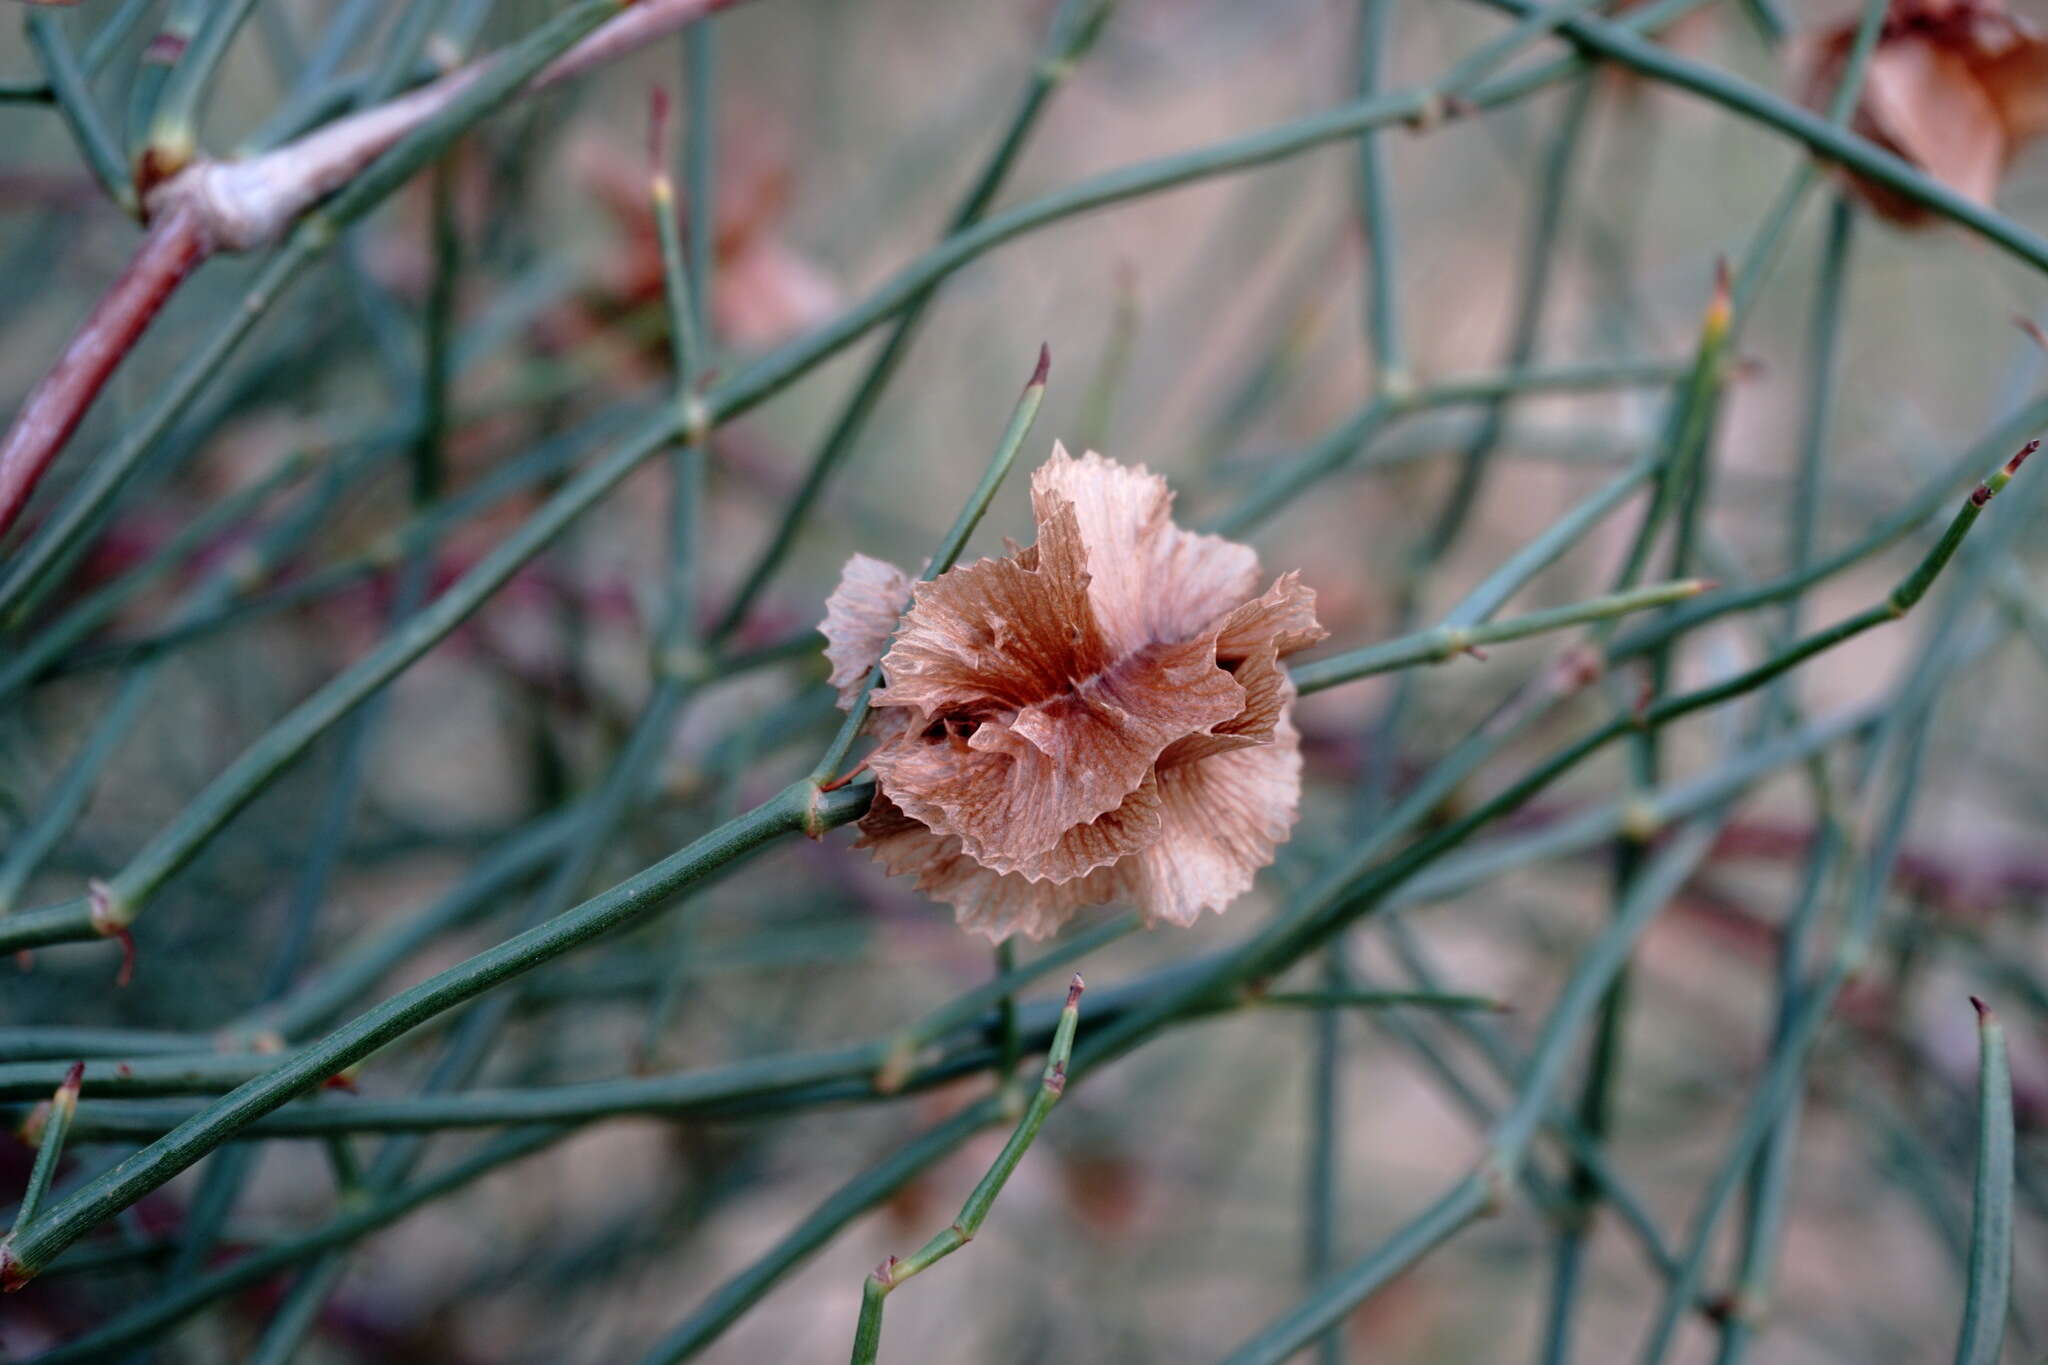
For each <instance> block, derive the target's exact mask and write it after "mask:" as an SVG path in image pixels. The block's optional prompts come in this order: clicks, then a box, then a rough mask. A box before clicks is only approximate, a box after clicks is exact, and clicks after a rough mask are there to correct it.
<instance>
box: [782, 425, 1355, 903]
mask: <svg viewBox="0 0 2048 1365" xmlns="http://www.w3.org/2000/svg"><path fill="white" fill-rule="evenodd" d="M1031 498H1032V506H1033V510H1034V513H1035V516H1036V520H1037V523H1038V541H1037V543H1036V544H1034V545H1032V546H1029V547H1028V548H1025V549H1021V550H1017V551H1016V552H1015V553H1013V554H1011V555H1009V556H1008V557H1006V558H1002V559H984V560H981V561H980V562H978V563H975V564H969V565H964V566H961V567H958V568H955V569H953V570H951V571H950V572H947V573H945V574H942V575H940V576H939V577H938V578H937V579H935V580H933V581H931V582H928V583H919V584H916V585H915V587H914V588H913V587H912V585H911V582H910V578H909V576H908V575H907V574H905V573H903V572H902V571H901V570H899V569H896V568H895V567H893V566H891V565H888V564H884V563H882V562H881V561H879V560H874V559H869V558H867V557H866V556H861V555H857V556H855V557H854V559H853V560H852V561H851V562H849V563H848V565H847V566H846V570H845V573H844V576H843V577H842V578H841V581H840V584H839V587H838V589H837V591H835V592H834V593H833V594H832V597H831V599H830V601H829V602H828V603H827V611H826V617H825V622H824V624H823V626H822V627H821V630H822V631H823V633H824V635H825V637H826V639H827V641H828V647H827V649H826V654H827V657H829V658H830V659H831V661H832V665H833V669H832V682H833V684H834V685H835V686H837V687H838V688H839V689H840V702H841V705H842V706H850V705H851V704H852V702H853V700H854V699H855V698H856V697H857V696H858V695H859V691H860V687H861V684H862V682H863V681H864V680H865V678H866V676H867V674H868V672H869V670H870V669H871V668H872V667H873V665H874V663H875V661H876V660H877V659H878V658H879V659H880V661H881V665H882V674H883V679H884V685H883V686H881V687H879V688H877V689H876V691H875V693H874V696H873V699H872V700H873V704H874V707H875V717H876V719H875V724H874V728H875V732H876V734H877V735H878V737H879V738H880V741H881V742H880V744H879V746H878V747H877V748H876V750H875V752H874V753H873V754H872V755H870V757H869V759H868V767H869V769H870V770H871V771H873V773H874V774H875V779H876V783H877V786H878V790H877V792H876V795H875V801H874V807H873V809H872V810H871V811H870V813H869V814H868V815H867V816H866V818H864V819H863V820H862V821H861V835H860V840H859V844H860V846H862V847H865V848H869V849H872V850H873V851H874V855H875V857H876V858H877V859H878V860H879V861H880V862H881V863H882V865H883V866H884V867H886V868H887V869H888V870H889V871H890V872H891V873H892V874H899V873H900V874H908V875H915V876H916V877H917V885H918V888H919V889H920V890H922V891H924V892H926V893H927V894H929V895H931V896H933V897H935V898H936V899H938V900H941V901H945V902H947V903H948V904H950V905H952V906H953V907H954V908H955V909H956V910H957V911H958V913H959V918H960V922H961V923H962V924H964V925H966V926H968V927H969V928H972V929H975V930H977V931H979V932H981V933H984V934H987V935H988V936H989V937H990V938H992V939H996V940H998V941H1000V940H1002V939H1004V938H1007V937H1009V936H1010V935H1011V934H1012V933H1023V934H1025V935H1026V936H1028V937H1031V938H1043V937H1045V936H1046V935H1048V934H1051V933H1053V932H1054V931H1055V930H1057V929H1058V928H1059V927H1060V925H1061V924H1063V923H1064V922H1065V921H1066V920H1067V919H1068V918H1069V917H1071V916H1072V915H1073V913H1074V912H1075V911H1076V910H1077V909H1080V908H1081V907H1083V906H1088V905H1100V904H1103V903H1106V902H1109V901H1113V900H1127V901H1130V902H1132V903H1133V904H1135V905H1136V906H1137V907H1138V908H1139V909H1140V910H1141V911H1143V912H1144V914H1145V916H1146V918H1147V919H1148V920H1151V921H1154V922H1156V921H1159V920H1166V921H1169V922H1171V923H1174V924H1183V925H1184V924H1190V923H1192V922H1193V921H1194V919H1195V918H1196V916H1197V915H1199V914H1200V913H1201V912H1202V910H1203V909H1204V908H1209V909H1215V910H1221V909H1223V908H1224V907H1225V906H1227V905H1228V904H1229V903H1230V902H1231V901H1233V900H1235V899H1236V898H1237V897H1238V896H1239V895H1241V894H1243V893H1244V892H1245V891H1246V890H1247V889H1248V888H1249V887H1250V886H1251V883H1252V878H1253V876H1254V874H1255V873H1256V872H1257V871H1258V869H1259V868H1261V867H1264V866H1265V865H1266V864H1267V863H1269V862H1271V861H1272V860H1273V853H1274V850H1275V849H1276V848H1277V847H1278V845H1280V844H1281V843H1282V842H1284V841H1285V840H1286V838H1287V836H1288V832H1289V830H1290V829H1291V828H1292V826H1293V824H1294V818H1295V808H1296V804H1297V801H1298V799H1299V796H1300V791H1301V754H1300V739H1299V736H1298V735H1297V733H1296V731H1295V729H1294V725H1293V722H1292V720H1291V718H1290V715H1289V712H1290V710H1291V708H1292V704H1293V700H1294V687H1293V684H1292V683H1291V682H1290V681H1289V680H1288V677H1287V673H1286V671H1285V669H1283V668H1282V667H1281V664H1280V660H1281V659H1282V658H1283V657H1285V656H1286V655H1288V654H1290V653H1292V652H1294V651H1295V650H1299V649H1302V648H1305V647H1307V646H1309V645H1312V644H1315V643H1316V642H1317V641H1319V640H1321V639H1323V637H1324V635H1325V632H1324V630H1323V629H1322V627H1321V626H1319V625H1317V624H1316V619H1315V594H1314V593H1313V592H1312V591H1310V590H1309V589H1307V588H1305V587H1303V586H1301V584H1300V582H1299V581H1298V580H1297V577H1296V575H1294V574H1291V573H1290V574H1285V575H1283V576H1282V577H1281V578H1280V579H1279V580H1277V581H1276V582H1275V583H1274V584H1273V585H1272V586H1271V587H1270V588H1268V589H1267V590H1266V592H1265V593H1264V594H1263V595H1261V596H1255V595H1254V594H1255V592H1256V590H1257V587H1258V576H1259V566H1258V558H1257V556H1256V555H1255V554H1254V553H1253V552H1252V550H1251V549H1250V548H1249V547H1247V546H1243V545H1238V544H1234V543H1232V542H1230V541H1227V540H1223V539H1220V538H1218V537H1215V536H1205V535H1197V534H1195V533H1193V532H1190V531H1185V530H1182V529H1181V528H1179V527H1178V526H1175V525H1174V524H1173V519H1172V510H1173V495H1172V493H1171V492H1170V491H1169V490H1168V489H1167V487H1166V483H1165V480H1163V479H1161V478H1159V477H1158V476H1156V475H1154V474H1151V473H1148V472H1147V471H1146V470H1145V469H1144V468H1143V467H1142V466H1140V467H1138V468H1135V469H1134V468H1129V467H1126V466H1123V465H1119V464H1116V463H1114V462H1112V461H1109V460H1106V459H1104V458H1102V457H1101V456H1100V455H1097V454H1095V453H1094V452H1092V451H1091V452H1089V453H1088V454H1086V455H1083V456H1082V457H1081V458H1080V459H1078V460H1076V459H1073V458H1072V457H1070V456H1069V455H1068V454H1067V452H1066V451H1065V450H1064V449H1062V448H1060V447H1058V446H1055V447H1054V448H1053V453H1052V458H1051V459H1050V460H1048V461H1047V462H1046V463H1045V464H1044V465H1043V466H1041V467H1040V468H1039V470H1038V471H1037V473H1036V474H1035V475H1033V477H1032V481H1031ZM906 599H910V600H911V605H910V608H909V610H908V611H907V612H904V611H903V604H904V602H905V601H906ZM899 615H900V629H899V627H898V622H899ZM892 635H894V637H895V640H894V643H893V644H890V643H889V641H890V637H891V636H892ZM885 647H886V648H887V651H888V652H887V654H886V655H885V654H883V649H884V648H885Z"/></svg>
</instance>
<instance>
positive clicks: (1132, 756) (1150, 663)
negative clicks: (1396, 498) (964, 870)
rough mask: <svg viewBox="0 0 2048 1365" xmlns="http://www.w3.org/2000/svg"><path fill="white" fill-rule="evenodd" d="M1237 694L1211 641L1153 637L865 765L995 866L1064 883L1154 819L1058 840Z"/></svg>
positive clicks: (913, 810)
mask: <svg viewBox="0 0 2048 1365" xmlns="http://www.w3.org/2000/svg"><path fill="white" fill-rule="evenodd" d="M907 630H908V628H907V627H906V633H907ZM898 647H899V648H900V647H901V644H900V641H899V646H898ZM895 656H896V651H895V650H891V651H890V654H889V659H890V660H893V659H894V658H895ZM885 666H886V667H890V668H893V664H892V663H891V664H885ZM890 676H891V679H892V684H893V679H894V676H895V675H894V673H893V672H892V673H891V675H890ZM1244 700H1245V692H1244V689H1243V688H1242V687H1240V686H1239V685H1238V684H1237V682H1236V681H1235V680H1234V679H1233V678H1232V677H1231V676H1230V674H1228V673H1226V672H1225V671H1224V670H1222V669H1221V668H1218V667H1217V666H1216V660H1215V646H1214V645H1213V644H1212V643H1210V642H1209V641H1208V640H1206V639H1203V640H1194V641H1189V642H1188V643H1186V644H1181V645H1156V646H1153V647H1152V648H1150V649H1146V650H1142V651H1140V652H1139V653H1137V654H1134V655H1132V656H1131V657H1129V658H1128V659H1125V660H1124V661H1123V662H1121V663H1119V664H1117V665H1116V666H1115V667H1113V668H1109V669H1105V670H1103V671H1102V672H1100V673H1098V674H1096V675H1095V676H1093V677H1091V678H1087V679H1085V680H1083V681H1082V682H1081V683H1080V684H1079V685H1078V686H1076V687H1072V688H1070V689H1067V690H1065V691H1062V692H1060V693H1058V694H1056V695H1054V696H1052V697H1049V698H1047V699H1046V700H1045V701H1043V702H1040V703H1038V704H1037V705H1034V706H1030V707H1026V708H1024V709H1023V710H1021V711H1019V712H1018V713H1017V714H1016V715H1015V716H1014V717H1012V718H1009V719H1007V720H1005V719H1004V718H1002V717H1000V716H996V717H990V718H988V719H985V720H982V719H979V718H977V717H974V716H973V715H972V713H970V714H969V715H968V716H967V717H964V718H962V719H961V720H959V721H956V722H953V723H950V724H949V723H947V722H943V721H942V722H939V723H936V724H934V725H933V726H932V727H930V728H929V729H927V730H924V731H921V732H918V733H914V734H908V735H906V736H905V737H904V738H903V739H901V740H899V741H897V742H896V743H894V744H890V745H886V746H884V747H883V748H880V749H877V750H876V751H875V752H874V753H873V754H872V755H870V756H869V759H868V767H869V768H870V769H871V770H872V771H873V772H874V774H875V779H876V781H877V782H879V783H880V784H881V787H882V790H883V791H885V792H887V793H888V794H889V796H890V798H891V799H892V800H894V801H895V802H896V804H897V805H899V806H900V807H902V808H903V810H904V811H905V812H906V813H907V814H909V815H910V816H911V817H912V818H914V819H916V820H918V821H920V822H922V823H923V824H925V825H926V826H928V827H929V828H931V829H932V830H934V831H936V832H937V833H940V834H951V835H956V836H958V837H959V839H960V841H961V843H962V845H963V846H964V847H965V849H966V851H967V852H968V853H969V854H971V855H972V856H973V857H975V858H977V859H978V860H980V861H981V862H982V863H984V864H986V865H987V866H988V867H989V868H991V869H992V870H994V871H996V872H1003V873H1010V872H1021V873H1023V874H1025V875H1026V876H1030V877H1033V878H1038V877H1053V878H1058V879H1062V880H1064V879H1066V878H1070V877H1073V876H1078V875H1080V874H1081V873H1082V872H1085V871H1087V870H1089V868H1091V867H1095V866H1099V865H1101V864H1102V863H1105V862H1109V861H1112V860H1113V859H1115V858H1117V857H1121V856H1122V855H1123V854H1125V853H1128V852H1131V851H1132V850H1133V849H1135V848H1136V847H1138V846H1140V844H1141V842H1142V841H1143V840H1145V839H1147V838H1149V837H1150V836H1151V835H1153V834H1154V833H1156V825H1155V826H1153V827H1151V828H1130V829H1118V830H1115V831H1113V836H1114V837H1113V838H1111V839H1109V840H1107V841H1104V842H1101V843H1097V844H1092V845H1090V846H1088V847H1086V848H1081V849H1066V850H1064V851H1063V850H1062V845H1061V836H1062V835H1063V834H1065V833H1066V832H1067V831H1069V830H1072V829H1075V828H1076V827H1078V826H1087V825H1088V824H1090V822H1093V821H1095V820H1097V819H1098V818H1099V817H1102V816H1106V815H1108V814H1110V813H1111V812H1112V811H1116V810H1117V809H1118V808H1119V807H1121V806H1123V805H1124V804H1125V802H1126V800H1127V799H1128V798H1129V797H1130V796H1131V795H1132V794H1133V793H1134V792H1137V791H1138V790H1139V788H1140V787H1142V786H1143V785H1144V784H1145V782H1146V781H1147V780H1148V778H1149V777H1150V774H1151V772H1152V769H1153V766H1154V765H1155V764H1156V763H1157V762H1158V760H1159V756H1160V754H1161V753H1163V752H1164V751H1165V750H1166V748H1167V746H1168V745H1170V744H1172V743H1173V742H1174V741H1175V740H1177V739H1180V738H1182V737H1183V736H1186V735H1189V734H1192V733H1194V732H1196V731H1199V730H1206V729H1207V728H1208V727H1210V726H1213V725H1218V724H1221V723H1223V722H1224V721H1227V720H1229V719H1231V718H1232V717H1233V716H1235V715H1237V714H1238V713H1239V712H1240V711H1242V710H1243V709H1244ZM970 727H971V728H970ZM963 732H964V733H963Z"/></svg>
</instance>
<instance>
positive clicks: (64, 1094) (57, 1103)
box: [50, 1062, 85, 1123]
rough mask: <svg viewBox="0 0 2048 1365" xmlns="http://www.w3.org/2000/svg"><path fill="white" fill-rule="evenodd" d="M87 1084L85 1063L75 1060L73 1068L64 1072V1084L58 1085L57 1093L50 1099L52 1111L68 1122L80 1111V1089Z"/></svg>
mask: <svg viewBox="0 0 2048 1365" xmlns="http://www.w3.org/2000/svg"><path fill="white" fill-rule="evenodd" d="M84 1084H85V1063H84V1062H73V1063H72V1064H71V1069H70V1070H69V1071H66V1072H65V1073H64V1084H62V1085H60V1086H58V1087H57V1093H56V1094H55V1095H54V1096H52V1097H51V1099H50V1112H51V1113H52V1114H54V1115H58V1116H61V1117H62V1118H63V1119H64V1121H65V1122H66V1123H69V1122H70V1121H71V1116H72V1115H73V1114H75V1113H77V1112H78V1091H79V1089H80V1087H82V1086H83V1085H84Z"/></svg>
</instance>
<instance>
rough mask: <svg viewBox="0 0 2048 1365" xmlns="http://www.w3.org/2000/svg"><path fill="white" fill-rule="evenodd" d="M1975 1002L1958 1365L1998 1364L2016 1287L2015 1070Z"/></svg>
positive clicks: (1986, 1012)
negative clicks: (1972, 1190)
mask: <svg viewBox="0 0 2048 1365" xmlns="http://www.w3.org/2000/svg"><path fill="white" fill-rule="evenodd" d="M1970 1003H1971V1004H1972V1005H1975V1006H1976V1007H1977V1040H1978V1047H1979V1049H1980V1051H1981V1054H1982V1060H1981V1061H1980V1062H1979V1063H1978V1068H1977V1194H1976V1206H1975V1212H1974V1213H1973V1214H1972V1215H1971V1218H1970V1280H1969V1288H1968V1291H1967V1294H1966V1297H1965V1298H1964V1301H1963V1325H1962V1328H1961V1330H1960V1331H1959V1332H1958V1334H1957V1337H1956V1365H1997V1363H1998V1355H1999V1350H2000V1348H2001V1347H2002V1346H2003V1345H2004V1344H2005V1309H2006V1299H2007V1297H2008V1295H2009V1293H2010V1291H2011V1288H2012V1223H2013V1210H2012V1187H2013V1121H2012V1072H2011V1069H2010V1067H2009V1066H2008V1064H2007V1062H2006V1056H2005V1030H2004V1029H2003V1028H2002V1027H2000V1025H1999V1022H1998V1016H1997V1015H1995V1014H1993V1013H1992V1012H1991V1009H1990V1007H1989V1006H1987V1005H1986V1004H1985V1003H1984V1002H1983V1001H1982V1000H1979V999H1977V998H1976V997H1975V996H1972V997H1970Z"/></svg>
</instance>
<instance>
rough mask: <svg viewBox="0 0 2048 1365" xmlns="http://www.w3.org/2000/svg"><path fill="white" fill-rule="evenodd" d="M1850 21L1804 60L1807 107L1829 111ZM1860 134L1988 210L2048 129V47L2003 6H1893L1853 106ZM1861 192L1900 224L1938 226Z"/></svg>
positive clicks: (1933, 2) (1995, 2) (1916, 0)
mask: <svg viewBox="0 0 2048 1365" xmlns="http://www.w3.org/2000/svg"><path fill="white" fill-rule="evenodd" d="M1855 36H1856V23H1855V22H1854V21H1853V20H1852V21H1850V22H1848V23H1845V24H1843V25H1841V26H1839V27H1836V28H1832V29H1829V30H1827V31H1826V32H1825V33H1823V34H1821V35H1820V36H1819V37H1818V39H1817V40H1816V41H1815V42H1814V43H1813V45H1812V46H1811V48H1810V49H1809V52H1808V58H1807V76H1806V81H1807V86H1806V90H1807V99H1808V101H1809V102H1810V103H1812V104H1813V105H1814V106H1816V107H1821V106H1824V105H1825V104H1826V103H1827V101H1828V99H1829V97H1830V96H1831V95H1832V94H1833V93H1834V91H1835V89H1836V87H1837V86H1838V85H1839V84H1840V83H1841V79H1842V73H1843V70H1844V68H1845V67H1846V66H1847V64H1848V59H1849V50H1850V48H1851V47H1852V46H1853V44H1854V42H1855ZM1854 127H1855V130H1856V131H1857V132H1858V133H1860V134H1861V135H1862V136H1864V137H1866V138H1869V139H1870V140H1871V141H1873V142H1876V143H1878V144H1880V145H1881V146H1883V147H1886V148H1888V149H1889V150H1891V151H1893V152H1896V153H1897V154H1898V155H1899V156H1901V157H1903V158H1905V159H1906V160H1907V161H1910V162H1912V163H1913V164H1914V165H1915V166H1918V167H1919V168H1920V169H1922V170H1924V171H1926V172H1927V173H1928V174H1929V175H1931V176H1933V177H1934V178H1935V179H1936V180H1939V181H1941V183H1942V184H1944V185H1947V186H1948V187H1949V188H1950V189H1952V190H1954V191H1956V192H1957V193H1958V194H1961V195H1963V196H1965V197H1966V198H1968V199H1971V200H1973V201H1975V202H1977V203H1979V204H1986V205H1988V204H1990V203H1991V202H1992V199H1993V198H1994V197H1995V196H1996V194H1997V192H1998V182H1999V178H2000V177H2001V176H2002V175H2003V174H2004V173H2005V168H2006V165H2007V163H2008V162H2010V161H2011V160H2012V158H2013V157H2014V156H2015V155H2017V154H2018V152H2019V150H2020V148H2021V147H2023V146H2024V145H2025V144H2026V143H2027V142H2028V141H2029V140H2031V139H2033V138H2035V137H2038V136H2039V135H2040V134H2041V133H2042V132H2043V131H2044V130H2048V38H2044V37H2043V36H2042V35H2041V34H2040V33H2039V32H2038V31H2036V30H2035V29H2034V28H2033V27H2032V26H2031V25H2029V24H2027V23H2025V22H2023V21H2022V20H2019V19H2016V18H2014V17H2013V16H2012V15H2011V14H2009V13H2007V12H2006V9H2005V5H2004V3H2003V0H1892V5H1891V10H1890V12H1889V13H1888V14H1887V15H1886V16H1885V23H1884V29H1883V31H1882V32H1881V33H1880V34H1879V36H1878V42H1877V50H1876V51H1875V52H1874V53H1872V54H1871V59H1870V71H1869V74H1868V75H1867V76H1866V77H1865V80H1864V85H1863V90H1862V94H1861V97H1860V98H1859V99H1858V101H1857V104H1856V112H1855V116H1854ZM1852 180H1853V183H1854V184H1855V186H1856V188H1857V191H1858V193H1859V194H1860V195H1861V196H1862V197H1863V199H1864V200H1865V201H1866V202H1868V203H1869V204H1870V206H1871V207H1872V208H1873V209H1875V210H1876V211H1877V212H1878V213H1880V214H1882V215H1883V216H1885V217H1886V218H1889V219H1891V220H1892V221H1893V222H1895V223H1900V224H1904V225H1907V226H1918V225H1922V224H1925V223H1929V222H1932V221H1933V215H1931V214H1930V213H1929V212H1928V211H1927V210H1926V208H1924V207H1923V206H1922V205H1920V204H1918V203H1915V202H1913V201H1912V200H1909V199H1907V198H1905V197H1904V196H1902V195H1899V194H1896V193H1894V192H1893V191H1891V190H1888V189H1886V188H1885V187H1884V186H1882V185H1876V184H1873V183H1871V182H1869V181H1867V180H1863V179H1860V178H1852Z"/></svg>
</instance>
